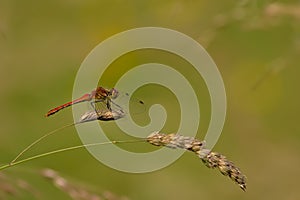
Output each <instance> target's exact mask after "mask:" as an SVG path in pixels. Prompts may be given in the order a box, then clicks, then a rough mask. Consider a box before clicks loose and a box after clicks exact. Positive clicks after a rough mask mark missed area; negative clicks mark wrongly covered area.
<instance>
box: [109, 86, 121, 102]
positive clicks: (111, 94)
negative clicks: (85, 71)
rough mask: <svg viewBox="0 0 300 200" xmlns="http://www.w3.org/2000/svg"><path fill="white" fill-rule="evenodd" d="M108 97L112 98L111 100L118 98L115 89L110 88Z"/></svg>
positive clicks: (117, 92)
mask: <svg viewBox="0 0 300 200" xmlns="http://www.w3.org/2000/svg"><path fill="white" fill-rule="evenodd" d="M109 96H110V97H111V98H112V99H115V98H117V97H118V96H119V91H118V90H116V89H115V88H112V89H111V90H110V91H109Z"/></svg>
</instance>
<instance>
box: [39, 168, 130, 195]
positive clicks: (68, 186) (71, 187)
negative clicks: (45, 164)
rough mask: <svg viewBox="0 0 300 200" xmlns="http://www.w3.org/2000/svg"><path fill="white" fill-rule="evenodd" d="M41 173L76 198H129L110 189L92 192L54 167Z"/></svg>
mask: <svg viewBox="0 0 300 200" xmlns="http://www.w3.org/2000/svg"><path fill="white" fill-rule="evenodd" d="M41 174H42V176H43V177H45V178H47V179H48V180H50V181H51V182H52V183H53V185H55V186H56V187H57V188H58V189H60V190H61V191H63V192H65V193H67V194H68V195H69V196H70V197H71V198H72V199H74V200H128V198H126V197H119V196H117V195H115V194H113V193H112V192H108V191H106V192H103V193H102V194H97V193H94V192H91V191H90V190H89V189H87V188H86V187H84V186H80V185H78V184H75V183H72V182H71V181H69V180H67V179H66V178H64V177H62V176H61V175H60V174H59V173H58V172H56V171H54V170H52V169H44V170H42V172H41Z"/></svg>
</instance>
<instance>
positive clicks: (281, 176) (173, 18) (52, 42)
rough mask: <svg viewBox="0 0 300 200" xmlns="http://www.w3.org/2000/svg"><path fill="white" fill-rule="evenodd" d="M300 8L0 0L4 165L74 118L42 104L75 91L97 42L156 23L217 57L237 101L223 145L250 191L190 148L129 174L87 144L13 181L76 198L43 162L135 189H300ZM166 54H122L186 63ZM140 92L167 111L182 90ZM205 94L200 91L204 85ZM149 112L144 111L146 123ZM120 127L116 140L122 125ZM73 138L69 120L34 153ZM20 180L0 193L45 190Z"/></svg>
mask: <svg viewBox="0 0 300 200" xmlns="http://www.w3.org/2000/svg"><path fill="white" fill-rule="evenodd" d="M299 13H300V2H299V1H292V0H290V1H289V0H286V1H271V0H262V1H258V0H253V1H251V0H242V1H208V0H202V1H197V2H196V1H138V0H136V1H130V2H129V1H121V0H116V1H96V0H86V1H80V0H61V1H56V0H53V1H33V0H28V1H14V0H12V1H9V0H0V94H1V98H0V110H1V113H0V121H1V126H0V134H1V139H0V152H1V153H0V155H1V160H0V162H1V163H2V164H6V163H7V162H9V161H10V160H11V159H12V158H13V157H14V156H15V155H16V154H17V153H19V152H20V151H21V150H22V149H23V148H25V147H26V146H27V145H28V144H29V143H30V142H32V141H33V140H35V139H36V138H38V137H40V136H41V135H43V134H44V133H46V132H48V131H51V130H53V129H55V128H58V127H60V126H63V125H65V124H68V123H70V122H72V113H71V109H68V110H65V111H62V112H60V113H59V114H57V115H56V116H53V117H51V118H45V117H44V114H45V113H46V112H47V111H48V110H49V109H50V108H53V107H54V106H58V105H60V104H62V103H65V102H67V101H69V100H70V99H71V98H72V87H73V82H74V79H75V76H76V73H77V70H78V69H79V67H80V64H81V62H82V61H83V59H84V58H85V57H86V56H87V54H88V53H89V52H90V51H91V50H92V49H93V48H94V47H95V46H96V45H97V44H99V43H100V42H101V41H103V40H105V39H106V38H108V37H110V36H112V35H114V34H117V33H119V32H122V31H125V30H128V29H132V28H136V27H144V26H158V27H165V28H170V29H174V30H177V31H180V32H182V33H184V34H186V35H188V36H190V37H192V38H193V39H195V40H196V41H198V42H199V43H200V44H202V45H203V46H204V47H205V48H206V50H207V51H208V52H209V54H210V55H211V57H212V58H213V60H214V61H215V62H216V64H217V66H218V68H219V70H220V73H221V75H222V77H223V80H224V83H225V87H226V93H227V101H228V107H227V118H226V122H225V126H224V130H223V133H222V135H221V138H220V140H219V141H218V143H217V145H216V146H215V148H214V150H215V151H218V152H221V153H222V154H224V155H226V156H227V157H228V158H229V159H231V160H232V161H233V162H234V163H236V164H237V165H238V166H239V167H240V168H241V170H242V171H243V172H244V173H245V174H246V175H247V177H248V190H247V192H246V193H245V192H242V191H241V190H240V189H239V188H238V186H237V185H235V184H234V183H232V182H231V181H230V180H229V179H228V178H227V177H223V176H222V175H220V174H219V172H218V171H217V170H211V169H208V168H206V167H205V166H204V165H203V164H202V163H201V161H200V160H199V159H197V158H196V157H195V156H194V155H193V154H192V153H186V154H185V155H184V156H183V157H181V158H180V159H179V160H178V161H176V162H175V163H173V164H172V165H171V166H168V167H167V168H164V169H162V170H159V171H156V172H152V173H147V174H127V173H123V172H119V171H115V170H113V169H110V168H108V167H106V166H104V165H103V164H101V163H99V162H98V161H97V160H96V159H94V158H93V157H92V156H91V155H90V154H89V153H88V152H87V151H86V150H85V149H81V150H76V151H70V152H65V153H61V154H57V155H53V156H49V157H45V158H41V159H37V160H34V161H31V162H28V163H24V164H22V165H20V166H16V167H13V168H10V169H6V170H5V171H3V172H2V173H3V174H2V175H1V176H5V177H6V178H7V179H9V181H11V182H14V181H15V180H19V179H21V180H24V181H25V182H26V183H27V184H29V185H30V186H31V187H33V188H34V190H36V191H35V192H36V193H38V195H37V196H38V197H39V198H40V199H54V198H56V199H71V198H70V197H69V196H68V195H67V194H66V193H64V192H61V191H60V190H59V189H56V188H55V187H54V186H53V185H51V183H50V182H49V181H47V180H46V179H43V178H41V177H40V175H39V174H38V173H36V172H38V171H39V170H40V169H43V168H52V169H55V170H57V171H59V172H60V173H61V175H63V176H66V177H69V179H70V180H73V181H74V182H82V183H85V184H86V185H87V187H90V188H93V190H96V191H97V192H99V193H102V192H104V191H110V192H111V193H114V194H116V195H118V196H122V197H127V198H128V199H135V200H140V199H143V200H150V199H151V200H152V199H206V200H208V199H221V198H222V199H245V200H247V199H249V200H250V199H251V200H252V199H280V200H282V199H287V200H294V199H300V192H299V189H298V187H299V183H298V182H299V181H298V178H300V173H299V166H300V157H299V153H300V149H299V146H300V142H299V139H300V137H299V133H300V128H299V117H298V115H299V113H300V104H299V102H300V94H299V85H300V82H299V74H300V68H299V67H298V64H297V63H299V54H300V48H299V47H300V37H299V36H300V29H299V27H300V14H299ZM158 55H159V52H157V51H156V52H151V51H150V50H149V52H147V51H145V52H137V53H136V54H133V55H128V57H127V58H126V56H125V57H124V58H120V60H117V61H116V62H115V63H114V65H116V66H117V65H118V64H122V65H124V66H127V67H129V68H130V67H133V66H135V65H136V64H141V63H143V62H149V61H151V62H154V61H161V62H165V63H166V64H169V65H172V64H174V65H176V66H175V67H178V68H180V64H184V63H181V62H180V61H178V58H173V57H172V55H167V54H166V53H164V54H161V55H160V56H158ZM158 57H159V58H158ZM183 71H184V70H183ZM186 73H190V75H191V76H192V75H193V72H186ZM113 75H115V76H116V77H117V76H120V71H119V70H118V67H112V68H111V70H110V71H108V72H107V76H106V79H104V80H103V81H104V82H105V84H107V86H108V87H111V86H113V82H114V81H115V80H114V79H113V78H112V79H110V78H109V77H111V76H113ZM114 78H115V77H114ZM191 82H194V83H195V84H196V86H195V87H196V88H197V89H198V88H199V90H201V91H202V90H203V89H205V85H204V83H203V82H202V83H198V84H199V85H197V83H196V81H195V80H193V78H192V77H191ZM87 92H88V91H87ZM137 95H138V96H139V97H141V98H142V99H144V101H145V102H147V103H148V105H147V106H151V104H153V103H161V104H163V105H165V106H167V107H168V106H169V107H170V108H168V110H170V112H172V109H173V107H172V106H175V107H176V108H177V107H178V104H177V102H176V101H174V100H171V102H170V101H169V98H170V97H172V98H174V97H173V96H172V94H171V93H167V92H166V91H164V90H163V89H162V88H159V87H155V86H153V87H148V88H145V90H144V91H143V90H142V89H141V91H140V92H139V93H138V94H137ZM198 95H199V96H200V97H201V92H200V93H199V94H198ZM203 96H204V97H203V100H202V101H201V104H202V107H201V111H203V113H201V116H203V121H201V127H200V128H199V135H198V136H197V137H198V138H199V139H203V137H204V135H203V134H204V132H205V130H206V129H207V123H208V120H209V117H210V116H209V109H208V108H203V107H209V106H210V104H209V98H208V95H207V92H206V93H205V92H204V94H203ZM200 106H201V105H200ZM170 116H176V115H174V114H171V115H170ZM147 119H148V118H147V117H145V116H144V117H143V118H141V119H139V118H137V119H136V120H137V121H138V122H139V123H141V124H143V123H145V121H147ZM178 120H179V118H177V117H172V118H171V119H170V122H169V123H168V126H167V127H165V131H166V132H172V131H176V128H177V127H178ZM112 132H114V131H112ZM112 134H115V135H114V136H111V137H112V138H113V139H118V137H117V136H118V134H119V135H122V134H120V133H112ZM76 144H80V140H79V138H78V135H77V134H76V130H75V129H74V128H69V129H65V130H63V131H61V132H60V133H59V134H57V135H54V136H53V137H49V138H48V139H47V140H45V141H43V142H42V143H41V144H39V145H38V146H36V147H34V148H33V149H32V150H31V151H30V152H28V154H27V156H29V155H34V154H37V153H40V152H46V151H49V150H53V149H58V148H62V147H68V146H72V145H76ZM129 145H132V144H129ZM129 145H128V146H129ZM139 145H140V144H139ZM145 145H147V144H145ZM1 180H6V179H5V178H3V177H2V178H1V177H0V181H1ZM1 185H3V184H2V183H1V184H0V188H1ZM15 188H16V190H18V192H17V194H14V193H13V194H11V195H5V194H4V192H2V193H1V192H0V194H1V195H0V198H2V197H3V199H34V198H36V196H34V195H32V194H31V193H30V191H29V190H28V188H27V189H26V188H25V189H24V188H23V189H22V187H20V186H18V185H16V186H15ZM2 189H3V187H2Z"/></svg>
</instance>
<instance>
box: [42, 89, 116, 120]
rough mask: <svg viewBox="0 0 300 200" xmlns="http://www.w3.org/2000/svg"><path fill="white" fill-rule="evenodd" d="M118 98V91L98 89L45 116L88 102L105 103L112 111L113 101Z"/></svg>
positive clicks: (50, 111)
mask: <svg viewBox="0 0 300 200" xmlns="http://www.w3.org/2000/svg"><path fill="white" fill-rule="evenodd" d="M117 96H118V91H117V90H116V89H114V88H112V89H105V88H103V87H97V88H96V89H95V90H93V91H92V92H91V93H89V94H85V95H83V96H82V97H80V98H78V99H75V100H73V101H70V102H68V103H65V104H63V105H61V106H58V107H56V108H53V109H51V110H49V111H48V112H47V114H46V115H45V116H46V117H49V116H50V115H53V114H55V113H57V112H58V111H60V110H62V109H64V108H66V107H69V106H72V105H74V104H77V103H81V102H86V101H88V102H93V103H96V102H105V103H106V106H107V108H108V109H110V101H111V99H115V98H117Z"/></svg>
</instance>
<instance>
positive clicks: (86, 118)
mask: <svg viewBox="0 0 300 200" xmlns="http://www.w3.org/2000/svg"><path fill="white" fill-rule="evenodd" d="M124 116H125V113H124V112H123V111H122V110H113V111H109V110H97V111H94V110H92V111H88V112H86V113H84V114H83V115H82V116H81V117H80V120H79V121H78V122H77V123H85V122H90V121H95V120H100V121H112V120H118V119H121V118H123V117H124Z"/></svg>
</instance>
